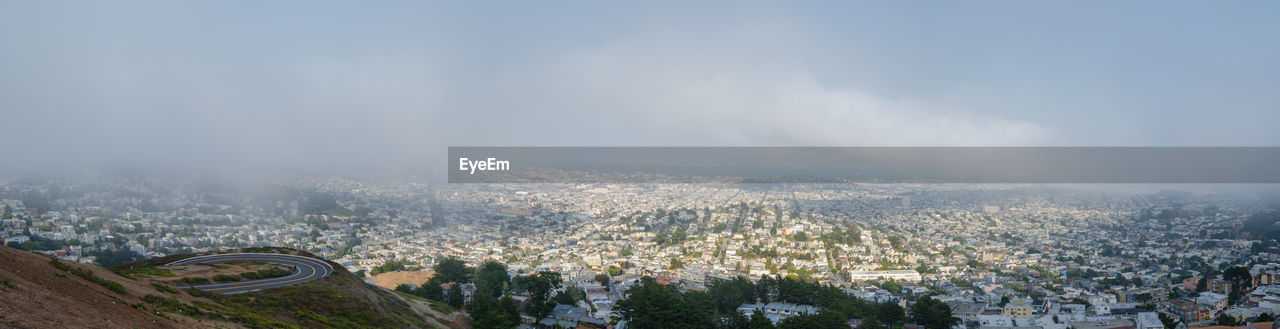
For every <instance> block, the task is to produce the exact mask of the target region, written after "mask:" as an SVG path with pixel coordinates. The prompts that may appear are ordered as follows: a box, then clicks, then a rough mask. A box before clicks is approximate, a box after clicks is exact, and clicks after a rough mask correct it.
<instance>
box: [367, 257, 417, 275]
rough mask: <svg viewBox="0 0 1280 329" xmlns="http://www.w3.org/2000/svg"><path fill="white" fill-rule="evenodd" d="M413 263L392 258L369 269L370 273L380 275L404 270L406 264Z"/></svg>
mask: <svg viewBox="0 0 1280 329" xmlns="http://www.w3.org/2000/svg"><path fill="white" fill-rule="evenodd" d="M411 264H412V263H410V262H409V261H404V260H399V259H392V260H389V261H386V262H383V263H382V265H378V266H374V267H373V270H372V271H369V275H378V274H382V273H386V272H393V271H399V270H403V269H404V267H405V266H408V265H411Z"/></svg>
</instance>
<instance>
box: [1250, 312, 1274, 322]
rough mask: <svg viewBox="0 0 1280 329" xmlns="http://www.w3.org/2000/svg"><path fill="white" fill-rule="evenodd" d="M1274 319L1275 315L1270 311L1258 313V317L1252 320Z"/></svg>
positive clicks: (1271, 320) (1270, 320) (1272, 320)
mask: <svg viewBox="0 0 1280 329" xmlns="http://www.w3.org/2000/svg"><path fill="white" fill-rule="evenodd" d="M1275 320H1276V317H1275V316H1274V315H1271V313H1262V314H1258V319H1257V320H1256V321H1254V322H1274V321H1275Z"/></svg>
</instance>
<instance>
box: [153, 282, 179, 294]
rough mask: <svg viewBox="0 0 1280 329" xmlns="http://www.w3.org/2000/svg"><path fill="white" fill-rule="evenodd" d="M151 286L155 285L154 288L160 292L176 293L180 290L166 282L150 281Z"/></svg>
mask: <svg viewBox="0 0 1280 329" xmlns="http://www.w3.org/2000/svg"><path fill="white" fill-rule="evenodd" d="M151 286H152V287H156V290H159V291H160V292H167V293H171V294H176V293H179V292H181V291H179V290H178V288H175V287H173V286H170V285H167V284H159V283H155V282H152V283H151Z"/></svg>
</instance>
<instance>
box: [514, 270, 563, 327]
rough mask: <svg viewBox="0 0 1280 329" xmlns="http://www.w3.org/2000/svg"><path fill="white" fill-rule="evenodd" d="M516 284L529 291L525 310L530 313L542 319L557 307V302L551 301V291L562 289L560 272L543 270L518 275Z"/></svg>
mask: <svg viewBox="0 0 1280 329" xmlns="http://www.w3.org/2000/svg"><path fill="white" fill-rule="evenodd" d="M515 284H516V286H518V287H519V288H518V289H521V290H523V291H528V292H529V302H528V304H527V306H526V307H525V311H527V312H529V314H530V315H533V316H534V317H535V318H539V319H541V318H543V317H546V316H547V314H549V313H551V310H552V309H555V306H556V304H555V303H553V302H552V301H551V297H552V296H551V292H553V291H555V290H556V289H560V273H557V272H549V271H542V272H538V273H536V274H534V275H526V276H520V277H516V279H515Z"/></svg>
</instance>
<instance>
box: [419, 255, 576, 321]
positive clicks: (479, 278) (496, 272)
mask: <svg viewBox="0 0 1280 329" xmlns="http://www.w3.org/2000/svg"><path fill="white" fill-rule="evenodd" d="M432 270H434V271H435V275H434V276H432V277H431V279H429V280H427V282H424V283H423V284H422V285H421V286H419V287H413V286H410V285H407V284H402V285H400V286H397V287H396V291H400V292H404V293H408V294H412V295H416V296H419V297H423V298H426V299H430V300H434V301H439V302H444V303H447V304H449V305H450V306H453V307H455V308H463V307H465V309H466V311H467V313H468V314H470V315H471V318H472V319H473V320H474V323H473V324H472V328H475V329H489V328H514V327H515V326H516V325H519V324H520V312H519V310H518V308H517V306H516V303H515V302H514V301H513V300H512V299H511V296H510V294H508V293H522V294H528V295H529V296H530V298H529V300H528V301H527V302H526V304H525V310H524V311H525V312H526V313H528V314H529V315H532V316H533V317H535V318H543V317H545V316H547V314H550V313H551V311H552V310H554V309H555V306H556V305H557V304H569V305H572V304H574V303H576V302H577V301H578V300H581V299H583V295H584V294H583V292H582V291H581V290H578V289H574V288H572V287H571V288H566V289H563V291H560V290H561V287H562V279H561V277H560V273H557V272H547V271H544V272H538V273H535V274H532V275H524V276H517V277H515V278H512V277H511V276H510V275H508V274H507V265H506V264H503V263H500V262H496V261H487V262H484V263H482V264H480V266H478V267H475V268H472V267H468V266H467V265H466V263H464V262H463V261H462V260H460V259H457V258H452V257H451V258H445V259H441V260H440V261H439V262H437V263H436V265H435V266H433V267H432ZM464 283H473V284H475V286H476V291H475V293H473V294H472V295H471V301H470V303H465V301H464V296H463V293H462V284H464ZM444 285H449V286H450V287H449V289H448V290H444V289H442V288H441V287H442V286H444ZM557 291H560V292H559V293H557Z"/></svg>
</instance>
